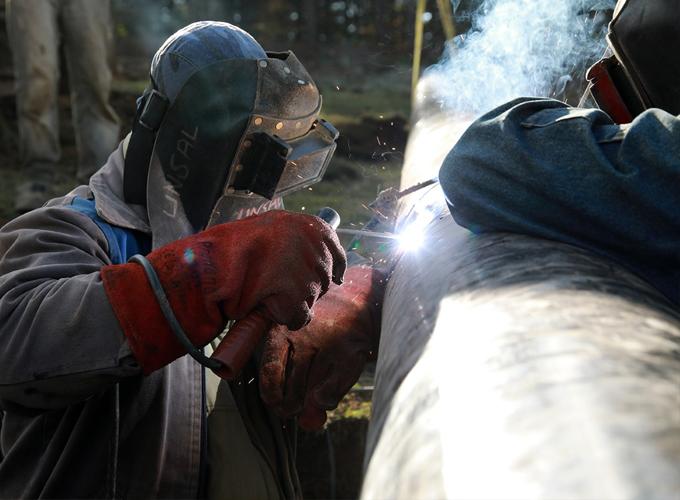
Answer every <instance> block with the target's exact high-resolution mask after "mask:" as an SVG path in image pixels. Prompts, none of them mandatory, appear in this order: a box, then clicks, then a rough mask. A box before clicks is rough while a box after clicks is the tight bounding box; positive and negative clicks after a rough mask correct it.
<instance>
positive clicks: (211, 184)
mask: <svg viewBox="0 0 680 500" xmlns="http://www.w3.org/2000/svg"><path fill="white" fill-rule="evenodd" d="M151 82H152V84H151V86H150V88H149V89H148V90H147V91H146V92H145V94H144V96H142V99H141V101H140V102H139V105H138V113H137V117H136V120H135V125H134V127H133V133H132V136H131V139H130V144H129V146H128V150H127V154H126V159H125V174H124V184H125V197H126V201H128V202H129V203H138V204H146V206H147V212H148V214H149V220H150V223H151V227H152V231H153V232H154V234H153V236H154V246H159V245H162V244H165V243H168V242H169V241H174V240H175V239H178V238H181V237H183V236H186V235H187V234H191V233H194V232H197V231H200V230H202V229H204V228H205V227H208V226H211V225H214V224H217V223H220V222H226V221H229V220H233V219H236V218H240V217H242V216H246V215H250V214H253V213H259V212H261V211H264V210H268V209H271V208H281V207H282V205H281V201H280V197H281V196H283V195H285V194H287V193H290V192H293V191H295V190H298V189H301V188H303V187H306V186H309V185H310V184H312V183H314V182H317V181H319V180H321V177H322V176H323V174H324V171H325V169H326V167H327V165H328V163H329V161H330V159H331V156H332V154H333V151H334V150H335V145H336V144H335V140H336V139H337V136H338V133H337V131H336V130H335V129H334V128H333V126H332V125H330V124H329V123H327V122H325V121H324V120H321V119H319V112H320V109H321V95H320V94H319V90H318V89H317V87H316V85H315V83H314V81H313V80H312V79H311V77H310V76H309V74H308V73H307V71H306V70H305V68H304V67H303V66H302V64H301V63H300V61H298V59H297V58H296V57H295V55H294V54H293V53H292V52H284V53H266V52H265V51H264V50H263V49H262V48H261V47H260V45H259V44H258V43H257V42H256V41H255V39H253V38H252V37H251V36H250V35H249V34H247V33H246V32H245V31H243V30H241V29H239V28H237V27H235V26H232V25H230V24H227V23H218V22H201V23H194V24H192V25H190V26H188V27H186V28H184V29H182V30H180V31H179V32H177V33H176V34H175V35H173V36H172V37H170V38H169V39H168V41H166V42H165V44H163V46H162V47H161V48H160V49H159V51H158V52H157V53H156V55H155V56H154V59H153V62H152V65H151Z"/></svg>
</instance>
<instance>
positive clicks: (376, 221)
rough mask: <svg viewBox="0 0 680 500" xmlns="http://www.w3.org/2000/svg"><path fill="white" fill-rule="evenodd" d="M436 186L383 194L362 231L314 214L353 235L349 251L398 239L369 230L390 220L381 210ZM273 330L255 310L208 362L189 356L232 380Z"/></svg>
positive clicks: (330, 215) (334, 215)
mask: <svg viewBox="0 0 680 500" xmlns="http://www.w3.org/2000/svg"><path fill="white" fill-rule="evenodd" d="M438 182H439V181H438V180H437V179H428V180H426V181H424V182H420V183H418V184H415V185H414V186H411V187H409V188H407V189H404V190H402V191H397V190H395V189H391V190H385V191H383V192H382V193H381V194H380V195H379V196H378V199H376V200H375V202H373V203H372V204H371V208H372V209H373V211H374V216H373V217H372V218H371V220H369V222H368V223H366V224H365V225H364V227H363V228H362V229H351V228H338V226H339V225H340V215H339V214H338V212H336V211H335V210H333V209H332V208H330V207H324V208H322V209H321V210H320V211H319V212H318V213H317V217H319V218H321V219H322V220H324V221H325V222H326V223H328V224H329V225H330V226H331V227H332V228H333V229H334V230H335V231H336V232H337V233H339V234H351V235H354V236H355V239H354V240H353V241H352V243H350V248H352V245H353V243H354V242H355V241H357V240H358V239H359V238H362V237H370V238H381V239H399V235H397V234H395V233H392V232H380V231H374V230H373V228H375V227H379V225H380V223H381V221H382V220H383V219H389V218H390V217H391V215H386V214H384V213H381V210H384V211H386V212H390V213H396V204H397V201H399V200H400V199H401V198H403V197H405V196H407V195H409V194H411V193H414V192H416V191H419V190H421V189H423V188H425V187H428V186H431V185H434V184H436V183H438ZM273 326H274V323H273V322H272V321H271V320H270V319H269V318H268V317H267V315H266V314H265V312H264V311H263V310H261V309H256V310H255V311H253V312H251V313H250V314H249V315H248V316H247V317H245V318H243V319H241V320H240V321H237V322H236V323H235V324H234V326H232V328H230V329H229V331H228V332H227V334H226V335H225V337H224V339H223V340H222V342H220V344H219V345H218V346H217V348H216V349H215V352H214V353H213V355H212V356H211V357H210V358H207V357H205V356H200V357H197V356H195V355H194V354H193V353H192V351H190V354H191V355H192V356H193V357H194V358H195V359H197V360H198V361H199V362H200V363H201V364H203V365H205V366H207V367H208V368H210V369H212V370H213V371H214V372H215V373H216V374H217V375H218V376H220V377H221V378H223V379H226V380H233V379H234V378H236V376H237V375H238V374H239V373H240V372H241V370H242V369H243V367H244V366H245V365H246V363H247V362H248V359H249V358H250V356H251V353H252V352H253V351H254V350H255V348H256V347H257V345H258V344H259V342H260V340H261V339H262V337H263V336H264V334H265V333H266V332H268V331H269V330H270V329H271V328H272V327H273ZM194 350H195V348H194Z"/></svg>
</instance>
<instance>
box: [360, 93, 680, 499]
mask: <svg viewBox="0 0 680 500" xmlns="http://www.w3.org/2000/svg"><path fill="white" fill-rule="evenodd" d="M424 106H425V105H424V104H422V103H421V104H420V108H419V109H417V110H416V112H417V113H418V115H419V119H417V120H416V121H415V123H414V126H413V127H412V133H411V136H410V139H409V145H408V148H407V152H406V163H405V167H404V172H403V177H402V188H404V187H408V186H409V185H412V184H414V183H415V182H417V181H420V180H424V179H427V178H429V177H432V176H433V175H434V174H436V171H437V170H438V168H439V165H440V164H441V161H442V159H443V157H444V156H445V155H446V153H447V152H448V151H449V149H450V148H451V146H452V145H453V144H454V143H455V141H456V139H457V137H459V135H460V133H461V132H462V131H463V130H464V129H465V127H466V125H467V123H466V122H465V121H461V120H456V119H452V118H451V117H447V116H444V115H443V114H442V113H437V112H436V111H431V110H427V109H424ZM414 213H421V214H425V215H424V216H425V217H426V220H425V223H424V225H423V227H424V231H423V241H422V242H421V245H420V248H419V249H418V250H416V251H411V252H406V253H403V254H402V255H401V257H400V258H399V261H398V263H397V265H396V268H395V270H394V274H393V275H392V278H391V280H390V282H389V284H388V288H387V293H386V297H385V301H384V305H383V322H382V338H381V342H380V353H379V358H378V363H377V368H376V382H375V391H374V396H373V410H372V420H371V424H370V427H369V431H368V439H367V451H366V460H365V465H366V474H365V478H364V485H363V490H362V498H364V499H385V498H390V499H408V500H413V499H426V498H427V499H429V498H432V499H435V498H436V499H440V498H461V499H463V498H464V499H474V498H480V499H481V498H483V499H491V498H494V499H495V498H507V499H510V498H512V499H517V498H522V499H530V498H535V499H558V498H565V499H566V498H569V499H595V498H598V499H610V498H611V499H643V498H644V499H655V498H658V499H677V498H680V354H679V353H680V315H679V314H678V311H677V310H676V308H674V307H673V306H672V305H670V304H669V303H668V302H667V301H666V300H665V299H664V298H663V297H662V296H661V295H660V294H659V293H658V292H656V291H655V290H653V289H652V288H651V287H650V286H649V285H647V284H646V283H645V282H643V281H642V280H641V279H639V278H638V277H636V276H634V275H632V274H630V273H628V272H627V271H625V270H623V269H621V268H619V267H618V266H616V265H614V264H612V263H610V262H607V261H605V260H603V259H601V258H598V257H595V256H593V255H591V254H590V253H588V252H586V251H583V250H580V249H577V248H574V247H571V246H568V245H564V244H560V243H556V242H550V241H544V240H538V239H533V238H529V237H524V236H519V235H508V234H492V235H483V236H474V235H472V234H471V233H469V232H468V231H466V230H464V229H462V228H460V227H459V226H457V225H456V224H455V222H454V221H453V219H452V217H451V215H450V214H449V212H448V208H447V207H446V206H445V202H444V198H443V194H442V193H441V191H440V190H439V188H438V187H436V188H433V189H430V190H428V191H426V192H425V193H414V194H413V195H411V196H409V197H408V198H407V199H406V200H404V202H403V204H402V205H401V209H400V221H399V222H400V223H401V224H402V225H403V224H405V223H406V221H407V219H409V218H412V217H413V214H414Z"/></svg>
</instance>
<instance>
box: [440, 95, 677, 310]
mask: <svg viewBox="0 0 680 500" xmlns="http://www.w3.org/2000/svg"><path fill="white" fill-rule="evenodd" d="M439 178H440V181H441V184H442V188H443V189H444V192H445V194H446V197H447V201H448V203H449V206H450V209H451V212H452V214H453V216H454V218H455V219H456V221H457V222H458V223H459V224H460V225H462V226H464V227H467V228H468V229H470V230H471V231H473V232H486V231H506V232H515V233H522V234H528V235H532V236H538V237H542V238H548V239H553V240H557V241H562V242H565V243H570V244H573V245H577V246H581V247H584V248H587V249H590V250H592V251H595V252H597V253H599V254H601V255H606V256H607V257H610V258H612V259H614V260H616V261H618V262H620V263H622V264H624V265H625V266H627V267H628V268H629V269H632V270H633V271H635V272H636V273H638V274H639V275H641V276H642V277H643V278H645V279H647V280H648V281H650V282H651V283H652V284H653V285H655V286H656V287H657V288H658V289H659V290H661V291H662V292H664V293H665V294H666V295H667V296H668V297H669V298H671V300H673V301H675V302H678V300H679V299H680V290H679V287H678V284H679V283H680V265H679V264H680V262H679V260H680V259H679V258H678V255H679V250H680V197H679V196H678V194H679V188H680V119H678V118H677V117H675V116H673V115H670V114H668V113H666V112H664V111H662V110H659V109H651V110H648V111H646V112H644V113H642V114H641V115H640V116H638V117H637V118H636V119H635V120H634V121H633V123H631V124H629V125H623V126H620V125H617V124H615V123H613V122H612V121H611V119H610V118H609V116H608V115H607V114H605V113H604V112H602V111H600V110H595V109H578V108H572V107H569V106H567V105H566V104H564V103H562V102H559V101H555V100H552V99H526V98H523V99H518V100H515V101H512V102H510V103H507V104H505V105H503V106H501V107H499V108H497V109H495V110H494V111H491V112H490V113H488V114H486V115H484V116H482V117H481V118H480V119H479V120H477V121H476V122H475V123H473V124H472V125H471V126H470V128H469V129H468V130H467V131H466V132H465V133H464V134H463V136H462V137H461V138H460V140H459V141H458V143H457V144H456V145H455V146H454V147H453V149H452V150H451V151H450V153H449V154H448V156H447V158H446V159H445V161H444V163H443V165H442V167H441V170H440V172H439Z"/></svg>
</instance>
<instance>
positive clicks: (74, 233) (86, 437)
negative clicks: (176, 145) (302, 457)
mask: <svg viewBox="0 0 680 500" xmlns="http://www.w3.org/2000/svg"><path fill="white" fill-rule="evenodd" d="M122 171H123V145H122V144H121V145H120V146H119V148H118V149H117V150H116V151H114V153H112V155H111V156H110V157H109V160H108V162H107V163H106V165H105V166H104V167H103V168H102V169H101V170H100V171H99V172H98V173H97V174H95V175H94V176H93V177H92V179H91V181H90V186H89V187H87V186H80V187H78V188H76V189H75V190H74V191H73V192H71V193H69V194H68V195H66V196H65V197H63V198H59V199H56V200H52V201H51V202H50V203H48V205H47V206H45V207H43V208H40V209H38V210H35V211H33V212H30V213H28V214H26V215H23V216H21V217H18V218H17V219H14V220H13V221H11V222H9V223H8V224H7V225H6V226H5V227H3V228H2V230H0V342H2V350H1V351H0V411H1V412H2V413H0V415H1V416H2V423H1V427H0V498H19V497H21V498H59V497H62V498H63V497H69V498H74V497H77V498H84V497H90V498H196V497H197V496H198V495H199V488H200V487H201V483H202V482H203V480H204V477H203V471H205V469H206V468H205V466H204V464H202V463H201V462H202V460H203V459H202V456H205V453H203V454H202V452H205V448H206V446H205V443H206V437H205V428H204V424H203V423H204V421H205V412H204V408H205V389H204V382H203V381H204V376H203V373H202V369H201V366H200V365H198V364H197V363H196V362H195V361H194V360H193V359H192V358H190V357H188V356H185V357H183V358H180V359H178V360H176V361H175V362H173V363H171V364H170V365H168V366H166V367H165V368H163V369H161V370H158V371H156V372H154V373H152V374H151V375H149V376H147V377H143V376H142V374H141V369H140V367H139V366H138V365H137V363H136V362H135V359H134V358H133V357H132V355H131V352H130V349H129V347H128V345H127V343H126V340H125V336H124V335H123V333H122V330H121V328H120V326H119V324H118V320H117V318H116V316H115V315H114V312H113V310H112V308H111V306H110V304H109V302H108V299H107V296H106V293H105V290H104V286H103V284H102V280H101V278H100V275H99V269H100V268H101V267H102V266H104V265H108V264H112V263H114V262H112V258H111V253H112V250H113V249H111V248H109V246H110V245H109V240H107V238H106V236H105V234H104V233H103V231H102V229H101V228H100V226H99V225H98V224H97V223H95V221H94V220H93V218H92V217H88V216H87V215H85V214H83V213H81V212H79V211H77V210H74V209H73V208H72V206H71V204H72V203H73V200H74V198H76V197H79V198H84V199H92V198H93V197H94V199H95V201H96V216H97V217H98V218H99V219H101V220H103V221H105V222H106V223H108V224H110V225H111V226H113V227H115V228H124V229H125V230H128V231H127V232H128V233H129V234H131V235H133V234H134V235H138V236H139V238H140V239H144V238H149V235H150V228H149V224H148V222H147V218H146V211H145V210H144V208H143V207H140V206H134V205H126V204H125V203H124V202H123V201H122V199H123V196H122V192H123V176H122ZM251 369H252V367H251ZM246 376H250V374H247V375H246ZM243 385H245V384H243ZM253 385H254V386H255V387H256V386H257V384H253ZM251 387H252V386H251ZM233 392H234V396H235V399H236V400H237V403H238V404H239V410H240V411H241V414H242V416H243V420H244V423H246V427H247V429H248V432H249V434H250V437H251V440H252V442H253V444H254V445H255V447H256V448H257V449H258V451H260V453H262V454H263V455H265V456H266V462H267V463H268V464H269V465H270V466H271V468H272V471H273V473H274V476H275V477H278V478H279V482H280V484H281V485H282V486H281V491H280V492H279V493H280V494H281V496H284V497H294V496H298V495H299V489H298V488H299V486H298V485H297V480H296V477H295V471H294V468H293V466H292V465H291V462H292V455H291V454H290V453H289V451H288V450H289V449H291V448H290V446H288V445H289V443H290V441H289V437H288V436H284V435H283V434H282V431H281V425H280V423H278V422H277V421H276V420H275V419H273V418H272V417H271V415H269V414H268V413H267V412H266V411H265V410H264V409H263V408H262V407H261V404H260V403H259V398H257V397H254V396H253V394H252V391H251V393H249V394H246V392H245V391H243V390H241V391H240V392H239V389H238V388H233ZM262 436H265V437H264V438H262ZM235 452H237V450H235Z"/></svg>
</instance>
